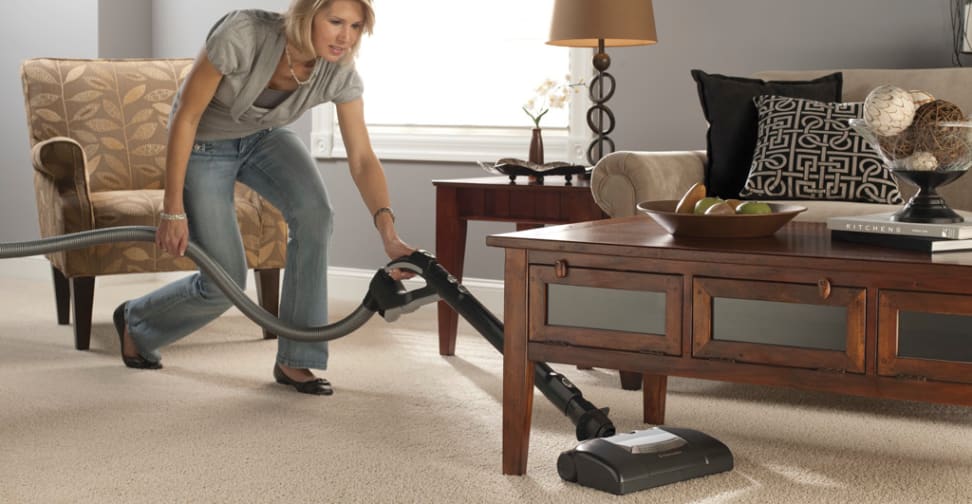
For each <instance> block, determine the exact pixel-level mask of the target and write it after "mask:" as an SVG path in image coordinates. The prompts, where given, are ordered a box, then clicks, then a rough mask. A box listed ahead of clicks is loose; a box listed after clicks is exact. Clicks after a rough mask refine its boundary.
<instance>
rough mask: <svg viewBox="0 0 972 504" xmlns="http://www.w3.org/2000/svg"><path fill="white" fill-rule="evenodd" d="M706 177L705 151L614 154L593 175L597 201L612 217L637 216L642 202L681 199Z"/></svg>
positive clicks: (597, 167) (593, 192)
mask: <svg viewBox="0 0 972 504" xmlns="http://www.w3.org/2000/svg"><path fill="white" fill-rule="evenodd" d="M704 175H705V151H661V152H641V151H622V152H614V153H612V154H608V155H607V156H605V157H603V158H602V159H601V160H600V161H599V162H598V163H597V165H595V166H594V170H593V172H592V174H591V194H592V195H593V196H594V201H595V202H596V203H597V204H598V206H600V207H601V209H602V210H604V212H605V213H606V214H608V215H610V216H611V217H627V216H629V215H634V214H635V213H636V210H635V205H637V204H638V203H640V202H642V201H650V200H668V199H676V200H677V199H679V198H681V197H682V195H683V194H685V191H688V189H689V187H692V184H695V183H697V182H702V181H703V179H704Z"/></svg>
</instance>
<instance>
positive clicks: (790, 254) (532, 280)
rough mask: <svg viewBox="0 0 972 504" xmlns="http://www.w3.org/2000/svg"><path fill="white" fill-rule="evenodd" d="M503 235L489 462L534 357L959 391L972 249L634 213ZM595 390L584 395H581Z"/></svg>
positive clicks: (648, 408)
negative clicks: (499, 367)
mask: <svg viewBox="0 0 972 504" xmlns="http://www.w3.org/2000/svg"><path fill="white" fill-rule="evenodd" d="M486 241H487V244H488V245H491V246H496V247H504V248H505V249H506V270H505V310H504V313H505V338H506V342H505V351H504V356H503V362H504V370H503V373H504V374H503V376H504V378H503V473H504V474H524V473H525V471H526V463H527V451H528V445H529V434H530V422H531V414H532V400H533V399H532V398H533V385H534V384H533V362H534V361H547V362H559V363H567V364H575V365H579V366H593V367H605V368H613V369H618V368H620V369H629V370H634V371H640V372H642V373H644V375H643V380H644V382H643V385H644V386H643V392H642V394H643V399H644V421H645V422H646V423H650V424H662V423H664V415H665V394H666V387H667V377H668V376H686V377H695V378H704V379H711V380H723V381H732V382H740V383H752V384H762V385H775V386H784V387H792V388H797V389H804V390H817V391H827V392H837V393H841V394H849V395H857V396H867V397H882V398H894V399H907V400H916V401H929V402H940V403H951V404H962V405H972V331H970V330H969V329H967V328H969V327H972V252H955V253H941V254H934V255H930V254H925V253H920V252H910V251H904V250H894V249H884V248H877V247H871V246H864V245H856V244H850V243H843V242H831V240H830V236H829V232H828V231H827V229H826V227H825V225H824V224H820V223H800V222H796V223H790V224H788V225H787V226H785V227H784V228H783V229H782V230H780V231H779V232H777V233H776V234H775V235H773V236H771V237H767V238H755V239H740V240H706V239H698V238H675V237H672V236H671V235H669V234H667V233H666V232H665V231H664V230H662V229H661V228H660V227H658V226H657V225H656V224H655V223H654V222H653V221H652V220H650V219H648V218H647V217H643V216H636V217H630V218H623V219H610V220H602V221H596V222H585V223H579V224H569V225H564V226H556V227H548V228H542V229H535V230H529V231H522V232H514V233H507V234H501V235H493V236H490V237H488V238H487V240H486ZM588 398H589V399H591V401H592V402H594V403H597V401H596V398H592V397H588Z"/></svg>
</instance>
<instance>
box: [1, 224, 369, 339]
mask: <svg viewBox="0 0 972 504" xmlns="http://www.w3.org/2000/svg"><path fill="white" fill-rule="evenodd" d="M133 241H145V242H153V243H154V242H155V228H154V227H148V226H121V227H113V228H106V229H95V230H92V231H82V232H80V233H73V234H67V235H62V236H52V237H49V238H43V239H40V240H36V241H27V242H15V243H0V259H7V258H11V257H25V256H32V255H40V254H47V253H50V252H55V251H60V250H74V249H79V248H86V247H90V246H93V245H99V244H103V243H117V242H133ZM186 256H188V257H189V259H192V260H193V262H195V263H196V264H197V265H198V266H199V269H201V270H202V271H204V272H206V274H207V275H209V277H210V278H211V279H212V280H213V282H215V283H216V285H217V286H218V287H219V289H220V290H222V291H223V293H224V294H226V297H227V298H229V300H230V301H232V303H233V304H234V305H236V307H237V308H239V309H240V311H241V312H243V314H244V315H246V317H247V318H249V319H250V320H252V321H253V322H256V323H257V324H259V325H260V326H262V327H263V328H264V329H267V330H268V331H270V332H272V333H274V334H276V335H278V336H283V337H286V338H290V339H293V340H297V341H329V340H333V339H337V338H340V337H342V336H345V335H347V334H349V333H351V332H354V331H355V330H357V329H358V328H359V327H361V326H362V325H364V324H365V322H367V321H368V320H369V319H370V318H371V317H372V315H374V314H375V311H377V310H375V309H374V308H375V306H374V302H373V301H372V300H371V299H369V298H370V296H368V297H366V298H365V302H363V303H361V305H359V306H358V308H357V309H355V310H354V311H353V312H351V314H349V315H348V316H347V317H345V318H343V319H341V320H340V321H338V322H334V323H332V324H328V325H325V326H322V327H312V328H297V327H293V326H290V325H287V324H284V323H282V322H281V321H280V319H278V318H277V317H275V316H273V315H272V314H270V313H269V312H267V311H266V310H264V309H263V308H262V307H261V306H260V305H258V304H256V303H254V302H253V301H252V300H251V299H250V298H249V297H247V295H246V293H245V292H243V290H242V289H240V287H239V286H238V285H236V282H235V281H234V280H233V278H232V277H231V276H230V275H229V273H227V272H226V270H224V269H223V267H222V266H220V265H219V263H217V262H216V261H215V260H213V259H212V258H211V257H209V256H208V255H206V253H205V252H203V250H202V249H200V248H199V246H197V245H195V244H194V243H192V242H190V243H189V247H188V248H187V249H186Z"/></svg>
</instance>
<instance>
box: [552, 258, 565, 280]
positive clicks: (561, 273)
mask: <svg viewBox="0 0 972 504" xmlns="http://www.w3.org/2000/svg"><path fill="white" fill-rule="evenodd" d="M567 270H568V267H567V261H565V260H563V259H558V260H556V261H554V275H555V276H556V277H557V278H567Z"/></svg>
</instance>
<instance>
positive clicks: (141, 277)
mask: <svg viewBox="0 0 972 504" xmlns="http://www.w3.org/2000/svg"><path fill="white" fill-rule="evenodd" d="M375 271H377V268H376V269H374V270H366V269H361V268H342V267H331V268H328V274H327V281H328V290H329V291H330V293H329V294H330V296H331V299H333V300H341V301H353V302H360V301H361V300H362V299H364V296H365V293H366V292H368V285H369V284H370V282H371V278H372V277H373V276H374V274H375ZM185 275H186V272H184V271H179V272H168V273H140V274H132V275H109V276H105V277H100V278H99V279H98V282H99V283H101V284H109V285H111V284H120V283H132V282H142V281H154V282H165V281H168V280H170V279H172V280H174V279H176V278H180V277H182V276H185ZM0 278H16V279H22V280H44V281H50V279H51V265H50V263H49V262H48V261H47V259H45V258H43V257H41V256H31V257H17V258H12V259H4V260H0ZM249 283H250V284H251V286H250V287H251V290H252V282H249ZM462 284H463V285H464V286H465V287H466V288H467V289H469V292H471V293H472V294H473V296H475V297H476V299H478V300H479V302H480V303H482V304H483V306H485V307H486V308H487V309H489V311H491V312H493V314H495V315H496V316H497V317H500V318H502V316H503V282H502V281H500V280H491V279H484V278H466V279H465V280H463V282H462ZM423 285H424V282H423V281H422V280H421V279H420V278H416V279H412V280H406V281H405V286H406V287H408V288H409V289H410V290H412V289H418V288H421V287H422V286H423Z"/></svg>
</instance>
